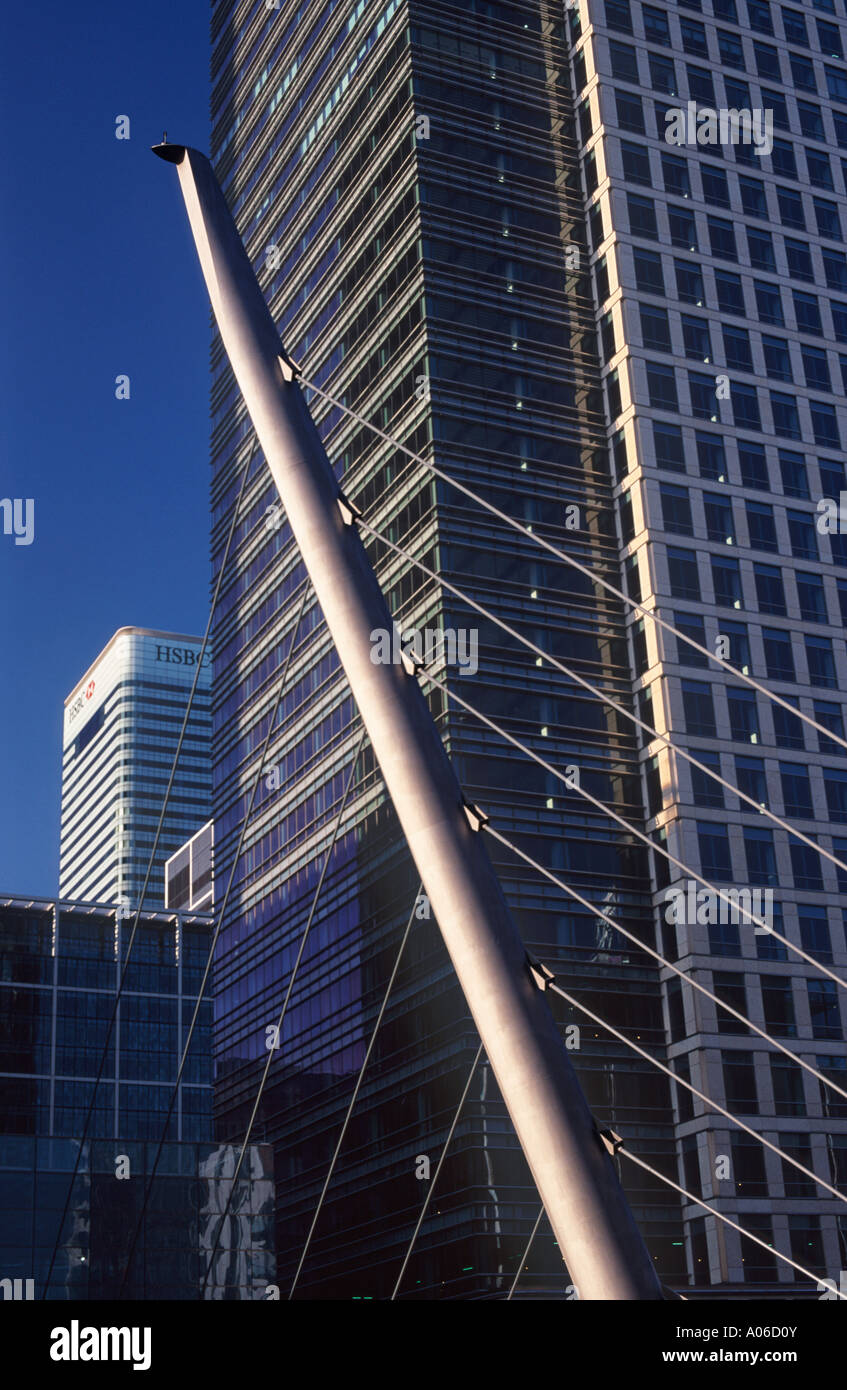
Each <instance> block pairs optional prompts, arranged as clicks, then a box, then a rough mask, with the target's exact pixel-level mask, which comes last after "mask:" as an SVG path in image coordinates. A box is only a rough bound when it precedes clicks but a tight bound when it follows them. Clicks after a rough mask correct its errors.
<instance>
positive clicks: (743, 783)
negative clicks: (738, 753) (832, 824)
mask: <svg viewBox="0 0 847 1390" xmlns="http://www.w3.org/2000/svg"><path fill="white" fill-rule="evenodd" d="M735 785H736V786H737V787H738V790H739V791H741V792H744V795H745V796H749V797H750V798H751V799H752V800H753V801H755V802H756V803H757V805H759V806H767V805H768V784H767V779H766V777H765V764H764V762H763V761H762V759H761V758H747V757H737V758H736V759H735Z"/></svg>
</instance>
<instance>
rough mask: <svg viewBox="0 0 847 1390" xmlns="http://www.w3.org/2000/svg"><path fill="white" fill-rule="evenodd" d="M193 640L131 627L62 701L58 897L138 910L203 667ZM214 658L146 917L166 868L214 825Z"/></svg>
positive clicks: (191, 728) (160, 893)
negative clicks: (211, 807)
mask: <svg viewBox="0 0 847 1390" xmlns="http://www.w3.org/2000/svg"><path fill="white" fill-rule="evenodd" d="M200 650H201V644H200V639H199V638H197V637H186V636H184V635H183V634H181V633H173V632H157V631H155V630H152V629H149V628H139V627H124V628H120V629H119V630H118V632H116V633H115V635H114V636H113V637H112V638H111V640H110V641H109V642H108V643H107V644H106V646H105V647H104V648H103V651H102V652H101V653H100V655H99V656H98V657H97V659H96V660H95V661H94V663H93V664H92V665H91V666H90V667H89V669H88V670H87V671H86V673H85V675H84V676H83V677H82V680H81V681H79V682H78V684H77V685H76V686H75V688H74V689H73V691H72V692H71V694H70V695H69V696H68V698H67V700H66V701H65V710H64V725H63V735H62V840H61V863H60V879H59V892H60V893H61V895H62V896H63V897H65V898H71V899H75V900H77V901H81V902H99V903H121V904H123V905H124V906H126V907H127V908H129V909H131V910H134V909H136V908H137V907H138V905H139V902H140V899H141V891H142V888H143V885H144V878H145V875H146V873H147V866H148V863H149V860H150V855H151V853H152V851H153V845H154V841H155V836H156V827H157V825H158V822H159V816H160V814H161V810H162V805H163V803H164V800H165V792H166V790H167V786H168V779H169V777H170V773H171V768H172V766H173V760H174V755H175V753H176V747H177V741H178V739H179V733H180V729H181V728H182V723H183V719H184V718H185V712H186V709H187V706H188V699H189V695H190V692H191V686H192V683H193V681H194V677H195V674H196V670H197V662H198V660H199V659H200ZM210 666H211V662H210V657H209V655H208V653H207V654H205V655H204V657H203V664H202V667H201V671H200V676H199V679H198V682H197V690H196V693H195V696H194V701H193V704H192V707H191V714H190V717H189V721H188V725H187V727H186V733H185V739H184V742H183V746H182V751H181V754H180V758H179V762H178V765H177V769H176V774H175V777H174V783H173V787H172V788H171V793H170V796H169V798H168V804H167V812H166V815H165V819H164V821H163V824H162V832H161V835H160V837H159V844H158V849H157V853H156V863H155V864H154V866H153V871H152V873H151V875H150V882H149V884H148V887H147V893H146V895H145V899H144V907H145V908H154V907H163V906H164V903H165V877H164V863H165V860H166V859H167V858H168V856H169V855H170V854H172V853H173V852H174V851H175V850H178V849H179V848H181V846H182V845H183V844H184V843H185V841H186V840H188V839H189V838H190V836H192V835H193V834H194V832H195V831H197V830H199V829H200V827H201V826H202V825H203V824H204V822H205V821H207V820H208V818H209V804H210V791H211V775H210V771H209V747H210V730H211V713H210V694H209V685H210Z"/></svg>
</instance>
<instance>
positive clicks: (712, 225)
mask: <svg viewBox="0 0 847 1390" xmlns="http://www.w3.org/2000/svg"><path fill="white" fill-rule="evenodd" d="M706 220H707V223H708V227H709V242H710V245H711V248H712V255H713V256H717V257H718V258H719V259H721V260H724V261H737V260H738V252H737V250H736V247H735V232H734V231H733V227H732V223H731V222H728V221H727V220H726V219H725V218H723V217H708V218H707V219H706Z"/></svg>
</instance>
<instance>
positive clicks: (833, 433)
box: [809, 401, 841, 449]
mask: <svg viewBox="0 0 847 1390" xmlns="http://www.w3.org/2000/svg"><path fill="white" fill-rule="evenodd" d="M809 413H810V414H811V417H812V433H813V435H814V436H815V443H816V444H820V445H821V447H822V448H824V449H838V448H840V447H841V436H840V434H839V430H838V417H837V416H836V414H835V406H834V405H829V404H827V402H826V401H809Z"/></svg>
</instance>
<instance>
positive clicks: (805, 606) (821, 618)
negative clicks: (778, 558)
mask: <svg viewBox="0 0 847 1390" xmlns="http://www.w3.org/2000/svg"><path fill="white" fill-rule="evenodd" d="M796 579H797V597H798V599H799V604H800V617H801V618H802V619H803V620H804V622H807V623H826V622H828V621H829V614H828V612H827V608H826V598H825V596H824V589H823V580H822V578H821V576H820V575H819V574H809V573H806V572H804V571H802V570H798V572H797V575H796Z"/></svg>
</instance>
